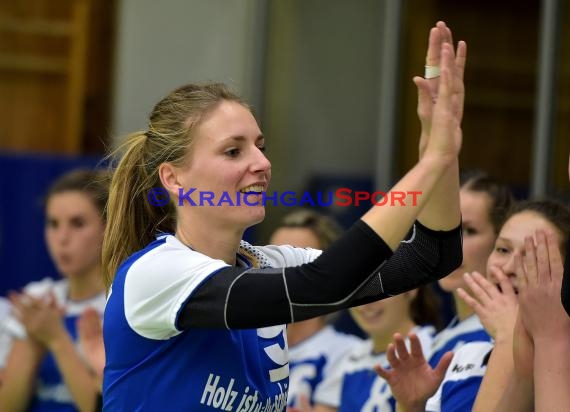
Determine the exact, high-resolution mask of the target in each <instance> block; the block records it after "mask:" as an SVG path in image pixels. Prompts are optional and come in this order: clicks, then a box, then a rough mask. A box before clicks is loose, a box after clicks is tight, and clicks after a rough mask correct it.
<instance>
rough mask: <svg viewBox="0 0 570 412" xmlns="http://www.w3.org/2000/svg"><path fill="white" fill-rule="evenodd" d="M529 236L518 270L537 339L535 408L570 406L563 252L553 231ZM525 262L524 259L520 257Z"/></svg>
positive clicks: (526, 315) (526, 317) (525, 313)
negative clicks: (563, 295) (561, 293)
mask: <svg viewBox="0 0 570 412" xmlns="http://www.w3.org/2000/svg"><path fill="white" fill-rule="evenodd" d="M535 238H536V245H535V244H534V241H533V238H532V237H528V238H527V239H526V240H525V255H524V257H523V258H522V261H523V262H524V270H518V271H517V278H518V279H519V285H520V286H519V291H520V292H519V295H520V301H521V315H522V316H521V317H522V323H523V324H524V326H525V327H526V329H527V330H528V332H529V333H530V334H531V335H532V338H533V341H534V393H535V404H534V408H535V410H537V411H554V410H557V411H562V410H570V391H568V388H569V387H570V357H568V353H569V350H570V339H569V336H570V318H569V317H568V315H567V314H566V312H565V311H564V308H563V306H562V303H561V302H560V289H561V285H562V274H563V271H564V269H563V266H562V256H561V253H560V249H559V245H558V242H557V240H556V238H555V236H554V235H553V234H552V233H548V234H545V233H544V232H542V231H537V233H536V236H535ZM517 261H518V263H517V265H518V266H519V267H520V266H521V263H520V261H521V259H520V258H518V259H517Z"/></svg>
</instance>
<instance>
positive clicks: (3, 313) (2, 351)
mask: <svg viewBox="0 0 570 412" xmlns="http://www.w3.org/2000/svg"><path fill="white" fill-rule="evenodd" d="M11 310H12V305H11V304H10V301H9V300H8V299H6V298H3V297H0V369H4V368H5V367H6V361H7V360H8V355H9V354H10V349H11V348H12V341H13V336H12V335H11V333H10V331H9V330H8V328H7V322H8V320H9V319H10V312H11Z"/></svg>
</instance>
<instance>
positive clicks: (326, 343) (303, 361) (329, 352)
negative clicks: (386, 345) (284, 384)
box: [287, 326, 362, 406]
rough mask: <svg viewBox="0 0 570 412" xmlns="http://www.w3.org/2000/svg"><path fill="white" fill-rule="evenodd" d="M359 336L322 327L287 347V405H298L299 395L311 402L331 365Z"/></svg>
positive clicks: (328, 372) (356, 342) (358, 339)
mask: <svg viewBox="0 0 570 412" xmlns="http://www.w3.org/2000/svg"><path fill="white" fill-rule="evenodd" d="M360 342H362V339H360V338H358V337H356V336H354V335H348V334H345V333H341V332H338V331H336V330H335V329H334V328H333V327H332V326H325V327H324V328H323V329H321V330H320V331H319V332H317V333H316V334H314V335H313V336H310V337H309V338H308V339H305V340H303V341H302V342H299V343H298V344H296V345H293V346H290V347H289V375H290V376H289V397H288V400H287V405H289V406H298V404H297V401H298V399H299V395H304V396H305V397H307V399H309V401H310V402H311V404H313V403H314V402H313V392H314V391H315V388H317V386H318V385H320V383H321V381H322V380H323V379H324V378H325V377H327V376H328V375H329V374H330V371H331V369H332V366H334V365H335V364H336V363H337V362H338V361H339V360H340V359H341V358H342V357H343V356H344V355H345V354H346V353H348V351H350V350H351V349H352V348H353V347H354V346H355V345H357V344H358V343H360Z"/></svg>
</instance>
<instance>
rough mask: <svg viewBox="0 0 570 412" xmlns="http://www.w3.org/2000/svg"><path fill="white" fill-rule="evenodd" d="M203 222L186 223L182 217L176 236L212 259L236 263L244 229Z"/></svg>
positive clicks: (230, 263) (231, 263)
mask: <svg viewBox="0 0 570 412" xmlns="http://www.w3.org/2000/svg"><path fill="white" fill-rule="evenodd" d="M201 223H202V222H198V223H196V224H195V223H194V222H192V223H185V222H184V221H183V218H182V217H181V219H180V222H179V224H178V225H177V227H176V238H177V239H178V240H180V241H181V242H182V243H184V244H185V245H186V246H188V247H190V248H192V249H193V250H195V251H197V252H200V253H202V254H204V255H206V256H209V257H211V258H212V259H220V260H223V261H224V262H226V263H227V264H228V265H232V266H233V265H235V264H236V253H237V250H238V248H239V243H240V240H241V239H242V237H243V230H240V231H238V230H235V229H229V228H228V227H225V226H224V225H220V226H218V227H215V226H213V225H211V224H210V225H207V226H205V225H203V224H201Z"/></svg>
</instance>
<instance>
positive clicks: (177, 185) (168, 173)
mask: <svg viewBox="0 0 570 412" xmlns="http://www.w3.org/2000/svg"><path fill="white" fill-rule="evenodd" d="M158 176H159V178H160V182H161V183H162V185H163V186H164V188H165V189H166V190H168V192H169V193H170V195H171V196H178V193H179V189H184V188H183V186H182V183H181V181H180V170H179V169H178V168H177V167H176V166H174V165H173V164H172V163H162V164H161V165H160V166H159V167H158Z"/></svg>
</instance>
